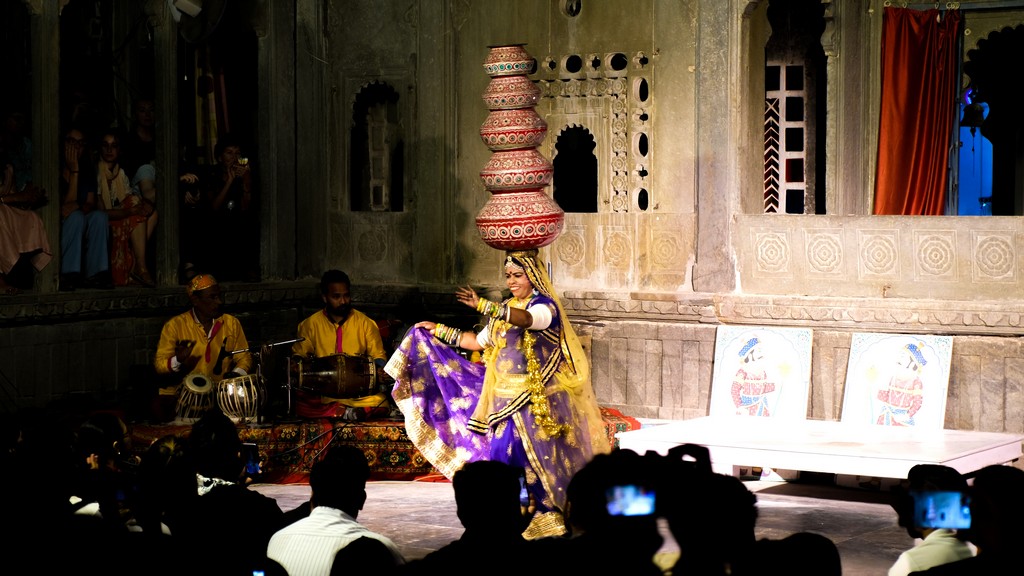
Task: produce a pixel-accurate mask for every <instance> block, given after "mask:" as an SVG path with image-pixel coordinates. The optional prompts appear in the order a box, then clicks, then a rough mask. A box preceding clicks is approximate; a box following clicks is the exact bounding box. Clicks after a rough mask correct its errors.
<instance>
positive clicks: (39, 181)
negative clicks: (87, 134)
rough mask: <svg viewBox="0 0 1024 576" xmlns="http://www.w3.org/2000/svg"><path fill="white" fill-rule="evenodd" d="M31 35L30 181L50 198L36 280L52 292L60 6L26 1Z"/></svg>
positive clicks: (56, 267) (56, 242)
mask: <svg viewBox="0 0 1024 576" xmlns="http://www.w3.org/2000/svg"><path fill="white" fill-rule="evenodd" d="M25 6H26V7H27V8H28V11H29V15H30V24H29V25H30V26H31V35H32V70H33V74H32V182H33V183H35V184H36V185H37V186H39V187H41V188H43V189H45V190H46V192H47V194H48V195H49V197H50V202H49V204H47V205H46V206H44V207H43V208H42V209H40V210H39V216H40V217H41V218H42V219H43V226H45V228H46V236H47V238H48V240H49V242H50V250H51V251H52V252H53V256H54V257H53V260H52V261H51V262H50V264H49V265H48V266H47V267H46V268H44V269H43V271H42V272H41V273H40V274H39V276H38V278H37V280H36V282H37V284H38V286H39V289H40V291H42V292H55V291H56V290H57V279H58V277H59V276H60V197H59V196H60V186H59V185H58V182H57V176H58V174H57V169H58V161H57V159H58V158H59V155H58V148H57V137H56V134H57V132H58V131H59V130H60V126H59V125H58V124H59V120H60V114H59V113H58V111H59V110H60V96H59V93H60V66H58V65H57V63H58V62H60V33H59V30H60V7H59V6H58V5H57V4H54V3H49V2H41V1H39V0H36V1H31V2H25Z"/></svg>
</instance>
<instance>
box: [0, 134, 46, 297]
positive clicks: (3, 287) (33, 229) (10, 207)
mask: <svg viewBox="0 0 1024 576" xmlns="http://www.w3.org/2000/svg"><path fill="white" fill-rule="evenodd" d="M45 203H46V194H45V192H43V191H42V190H41V189H40V188H37V187H36V186H34V185H32V184H31V183H29V184H27V185H26V186H25V187H24V188H18V186H17V177H16V176H15V168H14V164H13V163H12V161H11V160H10V158H9V157H6V156H4V155H3V154H2V153H0V294H5V295H9V296H10V295H14V294H17V293H19V292H20V290H19V286H18V285H17V284H21V287H24V288H27V287H29V286H30V285H31V282H30V281H24V282H20V283H19V282H18V281H16V280H15V279H14V278H13V276H14V274H13V273H12V272H13V271H14V270H15V266H16V265H17V264H18V263H19V261H21V260H22V258H26V259H27V261H28V262H30V263H31V265H32V267H34V268H35V270H36V271H41V270H42V269H43V268H44V267H46V265H47V264H49V262H50V259H51V257H52V253H51V251H50V241H49V240H48V239H47V238H46V229H45V228H44V227H43V220H42V218H40V217H39V214H36V212H35V211H34V209H35V208H38V207H39V206H42V205H43V204H45Z"/></svg>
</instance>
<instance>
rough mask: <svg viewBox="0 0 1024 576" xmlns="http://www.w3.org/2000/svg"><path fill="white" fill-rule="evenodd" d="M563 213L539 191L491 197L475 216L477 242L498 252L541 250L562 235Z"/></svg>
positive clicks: (524, 191) (509, 193)
mask: <svg viewBox="0 0 1024 576" xmlns="http://www.w3.org/2000/svg"><path fill="white" fill-rule="evenodd" d="M564 221H565V213H564V212H562V209H561V208H559V207H558V204H556V203H555V201H554V200H552V199H551V198H550V197H549V196H548V195H547V194H545V193H544V192H543V191H541V190H522V191H517V192H508V193H505V194H492V195H491V198H490V200H488V201H487V203H486V204H484V207H483V209H482V210H480V213H479V214H477V216H476V229H477V231H479V232H480V238H481V239H482V240H483V241H484V243H486V244H487V245H488V246H490V247H491V248H496V249H498V250H528V249H530V248H541V247H543V246H547V245H548V244H551V243H552V242H554V241H555V238H557V237H558V234H559V233H561V231H562V225H563V223H564Z"/></svg>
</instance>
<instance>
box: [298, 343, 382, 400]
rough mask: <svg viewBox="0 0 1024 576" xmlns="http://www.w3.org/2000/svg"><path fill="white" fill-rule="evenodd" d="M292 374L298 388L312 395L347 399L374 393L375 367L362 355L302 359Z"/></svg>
mask: <svg viewBox="0 0 1024 576" xmlns="http://www.w3.org/2000/svg"><path fill="white" fill-rule="evenodd" d="M296 371H297V374H296V378H297V379H298V388H299V389H300V390H305V391H307V392H312V393H314V394H321V395H323V396H328V397H331V398H340V399H347V398H361V397H363V396H370V395H371V394H376V393H377V365H376V364H374V363H373V361H372V360H370V359H369V358H365V357H363V356H349V355H348V354H335V355H333V356H324V357H323V358H303V359H301V360H299V362H298V365H297V367H296Z"/></svg>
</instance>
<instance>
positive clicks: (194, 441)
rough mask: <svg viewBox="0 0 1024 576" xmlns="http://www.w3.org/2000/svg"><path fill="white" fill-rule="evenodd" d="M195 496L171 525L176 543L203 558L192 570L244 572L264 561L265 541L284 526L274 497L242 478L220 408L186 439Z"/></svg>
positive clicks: (236, 445)
mask: <svg viewBox="0 0 1024 576" xmlns="http://www.w3.org/2000/svg"><path fill="white" fill-rule="evenodd" d="M187 449H188V450H189V452H191V453H192V456H193V458H194V459H195V465H196V472H197V475H196V479H197V483H198V491H199V496H198V497H197V498H195V499H193V500H191V501H189V502H188V503H186V504H184V505H183V506H182V507H181V508H182V510H181V514H180V515H179V516H178V517H177V518H176V519H175V521H174V522H173V525H172V527H171V529H172V531H173V534H174V537H175V540H176V541H177V543H178V546H179V547H181V548H182V549H184V550H188V551H195V552H196V553H197V554H199V556H200V557H201V558H202V562H201V563H198V564H197V566H196V567H195V571H198V572H200V573H203V574H228V575H230V574H244V575H245V576H250V575H251V574H252V570H253V569H254V568H256V567H258V566H264V565H265V564H266V551H267V543H268V542H269V541H270V537H271V536H272V535H273V534H274V532H277V530H278V529H280V528H281V527H282V526H283V525H284V512H282V511H281V508H280V507H279V506H278V505H277V501H276V500H274V499H273V498H270V497H269V496H265V495H263V494H260V493H259V492H256V491H254V490H250V489H249V488H248V486H247V485H246V484H245V482H244V478H243V476H244V472H245V464H244V463H243V462H242V457H241V451H242V442H241V440H240V439H239V437H238V429H237V428H236V427H235V423H234V422H233V421H232V420H231V419H230V418H228V417H227V416H226V415H225V414H224V413H223V412H221V411H220V409H219V408H213V409H211V410H209V411H207V412H206V413H205V414H203V416H202V417H201V418H199V420H197V421H196V423H195V424H193V425H192V430H191V432H190V434H189V438H188V448H187Z"/></svg>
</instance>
